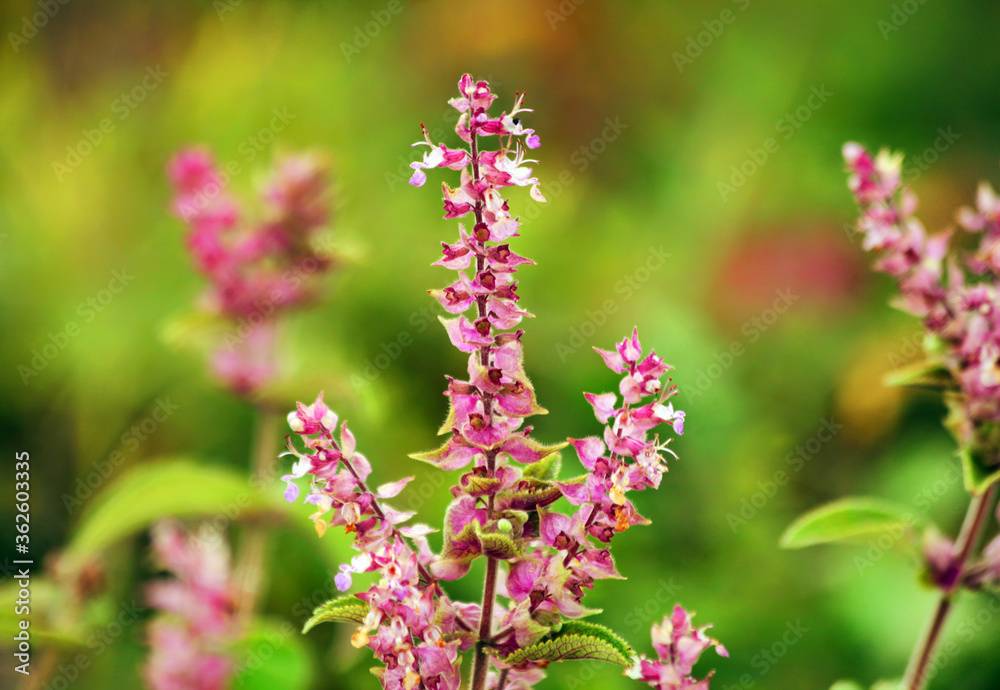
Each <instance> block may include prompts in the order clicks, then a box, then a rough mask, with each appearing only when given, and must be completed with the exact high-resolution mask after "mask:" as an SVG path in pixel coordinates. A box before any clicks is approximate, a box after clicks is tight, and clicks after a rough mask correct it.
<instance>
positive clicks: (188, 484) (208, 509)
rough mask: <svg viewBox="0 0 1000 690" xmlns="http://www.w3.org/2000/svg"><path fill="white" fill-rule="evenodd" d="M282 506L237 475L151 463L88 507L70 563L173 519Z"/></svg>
mask: <svg viewBox="0 0 1000 690" xmlns="http://www.w3.org/2000/svg"><path fill="white" fill-rule="evenodd" d="M281 505H282V504H281V503H279V502H278V501H277V500H272V499H271V498H270V497H269V495H268V494H261V493H259V492H256V491H253V490H252V489H251V488H250V485H249V483H248V481H247V478H246V477H245V476H243V475H242V474H240V473H238V472H235V471H233V470H228V469H222V468H219V467H212V466H208V465H206V464H204V463H199V462H196V461H193V460H187V459H175V458H170V459H164V460H157V461H152V462H147V463H144V464H142V465H138V466H136V467H133V468H130V469H129V470H127V471H125V472H124V473H123V474H122V476H121V477H119V478H118V479H117V480H116V481H115V482H114V483H112V484H111V486H109V487H107V488H106V489H105V490H104V491H103V492H102V493H101V494H99V495H98V496H97V497H96V498H95V499H94V500H93V502H92V503H91V504H90V505H88V506H87V509H86V511H85V512H84V514H83V517H82V519H81V520H80V524H79V525H78V526H77V529H76V533H75V534H74V535H73V537H72V539H71V540H70V543H69V546H68V547H67V549H66V552H65V557H66V558H67V559H68V560H69V561H70V562H74V563H76V562H81V561H83V560H84V559H86V558H87V557H88V556H93V555H95V554H97V553H98V552H100V551H102V550H103V549H106V548H108V547H109V546H111V545H112V544H114V543H115V542H117V541H118V540H119V539H123V538H125V537H127V536H129V535H131V534H134V533H136V532H139V531H141V530H144V529H146V528H148V527H149V526H150V525H151V524H152V523H153V522H154V521H155V520H158V519H159V518H162V517H164V516H168V515H169V516H175V517H180V518H192V517H214V516H217V515H222V516H225V517H226V519H227V520H235V519H242V518H246V517H251V516H255V515H259V514H261V513H267V512H272V511H274V512H277V511H278V510H279V507H281Z"/></svg>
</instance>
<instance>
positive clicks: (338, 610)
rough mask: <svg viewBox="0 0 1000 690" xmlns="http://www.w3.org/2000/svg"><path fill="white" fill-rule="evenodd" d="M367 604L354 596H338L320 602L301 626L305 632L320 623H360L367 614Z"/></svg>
mask: <svg viewBox="0 0 1000 690" xmlns="http://www.w3.org/2000/svg"><path fill="white" fill-rule="evenodd" d="M368 611H369V607H368V604H366V603H364V602H363V601H360V600H358V599H357V598H355V597H339V598H337V599H331V600H330V601H328V602H326V603H325V604H321V605H320V606H318V607H317V608H316V610H315V611H313V615H312V617H311V618H310V619H309V620H307V621H306V624H305V625H304V626H302V633H303V634H305V633H307V632H309V631H310V630H312V629H313V628H315V627H316V626H317V625H319V624H320V623H362V622H364V620H365V616H367V615H368Z"/></svg>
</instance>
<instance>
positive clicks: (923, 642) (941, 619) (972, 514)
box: [902, 485, 997, 690]
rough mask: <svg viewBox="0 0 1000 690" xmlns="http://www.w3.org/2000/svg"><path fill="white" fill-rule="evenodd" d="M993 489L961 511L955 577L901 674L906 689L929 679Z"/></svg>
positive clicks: (919, 686) (917, 689)
mask: <svg viewBox="0 0 1000 690" xmlns="http://www.w3.org/2000/svg"><path fill="white" fill-rule="evenodd" d="M996 491H997V487H996V485H994V486H992V487H990V489H989V490H988V491H987V492H986V493H984V494H982V495H980V496H975V497H973V499H972V502H971V503H970V504H969V510H968V512H967V513H966V514H965V522H963V523H962V531H961V532H960V533H959V536H958V542H957V543H956V544H955V546H956V550H957V554H956V559H957V562H958V569H959V573H958V575H957V576H956V578H955V584H954V585H953V586H952V587H950V588H949V589H946V590H945V591H943V592H942V593H941V598H940V599H939V600H938V603H937V606H936V607H935V608H934V614H933V615H932V616H931V620H930V623H929V624H928V626H927V629H926V631H925V632H924V634H923V636H922V637H921V638H920V640H918V642H917V645H916V647H915V648H914V650H913V655H912V656H911V657H910V663H909V666H908V667H907V669H906V675H905V676H904V677H903V685H902V687H903V688H905V689H906V690H922V689H923V688H924V687H926V685H927V681H929V680H930V678H929V677H928V674H927V670H928V667H929V666H930V663H931V661H933V659H934V651H935V649H936V647H937V643H938V641H939V640H940V638H941V633H942V631H943V630H944V626H945V623H946V622H947V620H948V616H949V614H950V613H951V609H952V603H953V601H954V598H955V596H956V594H957V593H958V590H959V589H960V588H961V584H962V571H964V570H965V566H966V564H967V563H968V560H969V557H970V556H971V555H972V552H973V551H974V550H975V549H976V545H977V544H978V542H979V536H980V534H982V531H983V525H984V524H985V523H986V516H987V515H989V512H990V506H991V505H993V498H994V497H995V496H996Z"/></svg>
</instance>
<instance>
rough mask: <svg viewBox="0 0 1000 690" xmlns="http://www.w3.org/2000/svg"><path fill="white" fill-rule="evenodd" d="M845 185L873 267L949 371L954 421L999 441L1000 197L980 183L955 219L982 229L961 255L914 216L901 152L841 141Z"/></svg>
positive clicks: (966, 439) (983, 441)
mask: <svg viewBox="0 0 1000 690" xmlns="http://www.w3.org/2000/svg"><path fill="white" fill-rule="evenodd" d="M844 158H845V160H846V162H847V167H848V171H849V172H850V175H851V177H850V182H849V186H850V188H851V191H852V192H853V193H854V195H855V197H856V198H857V201H858V203H859V204H860V206H861V209H862V216H861V219H860V221H859V224H858V229H859V231H860V232H861V233H862V234H863V235H864V247H865V249H867V250H873V251H876V252H878V253H879V259H878V261H877V263H876V268H877V269H878V270H881V271H883V272H885V273H888V274H889V275H891V276H893V277H894V278H895V279H896V280H897V281H898V282H899V288H900V293H901V297H902V299H901V302H900V306H901V307H903V308H904V309H906V310H907V311H909V312H911V313H913V314H915V315H917V316H920V317H922V318H923V319H924V326H925V328H926V330H927V332H928V335H929V338H928V345H929V348H928V350H929V352H928V354H929V355H930V356H931V357H932V359H933V363H934V364H936V365H939V366H942V367H944V368H945V369H947V371H948V372H949V374H950V377H951V379H952V381H953V382H954V387H955V388H956V391H955V392H954V393H952V394H951V395H949V402H950V405H951V408H952V410H953V414H952V418H951V421H952V423H951V426H952V427H953V429H954V430H955V432H956V434H957V436H958V438H959V440H960V442H961V443H963V445H967V446H970V447H973V448H979V449H985V448H994V449H995V448H996V447H997V444H996V440H997V439H996V436H997V433H998V432H997V424H998V423H1000V365H998V360H1000V294H998V288H1000V253H998V252H1000V200H998V199H997V197H996V195H995V194H994V193H993V191H992V189H990V188H989V186H988V185H982V186H981V187H980V189H979V194H978V197H977V208H976V209H962V210H961V211H960V212H959V214H958V221H959V224H960V225H961V226H962V227H963V228H964V229H965V230H967V231H968V232H970V233H979V234H980V242H979V247H978V249H977V251H976V252H975V253H974V254H972V255H971V256H961V255H959V253H958V252H957V251H955V250H952V249H951V248H950V247H949V243H950V236H951V234H950V233H949V232H946V233H942V234H939V235H936V236H929V235H928V234H927V233H926V231H925V230H924V228H923V226H922V225H921V224H920V222H919V221H918V220H917V219H916V218H915V217H914V216H913V214H914V212H915V211H916V206H917V200H916V196H915V195H914V194H913V193H912V192H911V191H910V190H909V189H907V188H906V187H905V186H903V185H902V182H901V175H900V169H901V165H902V158H901V157H900V156H892V155H890V154H888V153H887V152H885V151H883V152H881V153H880V154H878V155H877V156H872V155H871V154H870V153H869V152H868V151H867V150H865V149H864V148H863V147H861V146H860V145H858V144H847V145H846V146H845V147H844Z"/></svg>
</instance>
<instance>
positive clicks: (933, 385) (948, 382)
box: [885, 359, 955, 390]
mask: <svg viewBox="0 0 1000 690" xmlns="http://www.w3.org/2000/svg"><path fill="white" fill-rule="evenodd" d="M885 384H886V385H887V386H904V387H907V388H924V389H929V390H946V389H952V388H955V379H954V378H953V377H952V375H951V372H950V371H948V369H947V368H946V367H944V366H942V365H941V364H940V363H938V362H935V361H933V360H929V359H928V360H923V361H920V362H915V363H913V364H909V365H907V366H904V367H900V368H899V369H896V370H895V371H893V372H891V373H890V374H888V375H887V376H886V377H885Z"/></svg>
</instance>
